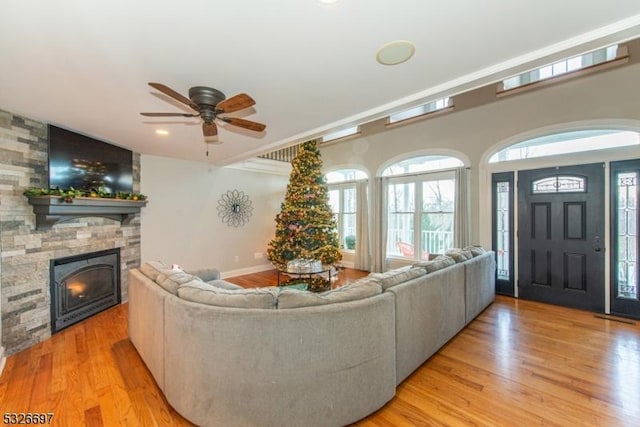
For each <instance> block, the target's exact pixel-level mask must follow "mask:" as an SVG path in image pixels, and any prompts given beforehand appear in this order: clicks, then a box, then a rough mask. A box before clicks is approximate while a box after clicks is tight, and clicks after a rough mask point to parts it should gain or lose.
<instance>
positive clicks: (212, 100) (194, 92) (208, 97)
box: [189, 86, 226, 123]
mask: <svg viewBox="0 0 640 427" xmlns="http://www.w3.org/2000/svg"><path fill="white" fill-rule="evenodd" d="M225 98H226V97H225V95H224V93H222V92H220V91H219V90H217V89H213V88H210V87H206V86H195V87H192V88H191V89H189V99H191V101H192V102H193V103H194V104H197V105H198V106H199V107H200V116H201V117H202V119H203V120H204V121H205V122H206V123H211V122H212V121H213V119H215V118H216V111H215V107H216V105H218V104H219V103H220V102H222V101H224V100H225Z"/></svg>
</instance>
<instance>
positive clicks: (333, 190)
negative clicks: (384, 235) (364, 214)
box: [325, 169, 367, 250]
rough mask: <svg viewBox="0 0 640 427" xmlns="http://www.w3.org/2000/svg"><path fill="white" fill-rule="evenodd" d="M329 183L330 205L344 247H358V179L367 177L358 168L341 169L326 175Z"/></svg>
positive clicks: (347, 248) (349, 248) (352, 248)
mask: <svg viewBox="0 0 640 427" xmlns="http://www.w3.org/2000/svg"><path fill="white" fill-rule="evenodd" d="M325 178H326V180H327V183H328V184H329V205H330V206H331V210H332V211H333V213H334V215H335V217H336V222H337V223H338V236H339V239H340V246H341V247H342V249H346V250H355V248H356V214H357V206H358V201H357V196H358V193H357V188H356V180H362V179H366V178H367V174H366V173H364V172H362V171H360V170H357V169H341V170H338V171H333V172H329V173H327V174H326V175H325Z"/></svg>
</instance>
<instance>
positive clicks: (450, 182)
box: [383, 156, 463, 259]
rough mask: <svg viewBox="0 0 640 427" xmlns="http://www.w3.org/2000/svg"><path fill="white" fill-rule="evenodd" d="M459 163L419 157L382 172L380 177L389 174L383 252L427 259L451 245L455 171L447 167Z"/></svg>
mask: <svg viewBox="0 0 640 427" xmlns="http://www.w3.org/2000/svg"><path fill="white" fill-rule="evenodd" d="M462 165H463V163H462V161H460V160H459V159H456V158H453V157H446V156H423V157H414V158H412V159H408V160H403V161H401V162H398V163H395V164H393V165H391V166H389V167H388V168H387V169H385V170H384V171H383V176H391V178H390V179H389V184H388V187H387V255H389V256H398V257H407V258H412V259H428V257H429V254H438V253H444V252H445V251H446V250H447V249H450V248H452V247H453V242H454V237H453V225H454V215H455V174H454V172H453V170H451V169H452V168H454V167H459V166H462ZM443 169H445V170H443ZM446 169H449V170H446ZM435 170H440V171H439V172H435ZM426 171H434V172H426ZM420 172H422V173H420Z"/></svg>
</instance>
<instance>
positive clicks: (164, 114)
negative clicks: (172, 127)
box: [140, 113, 200, 117]
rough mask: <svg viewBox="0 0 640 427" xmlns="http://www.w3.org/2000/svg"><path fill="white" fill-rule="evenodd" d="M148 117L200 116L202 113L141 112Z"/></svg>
mask: <svg viewBox="0 0 640 427" xmlns="http://www.w3.org/2000/svg"><path fill="white" fill-rule="evenodd" d="M140 114H141V115H143V116H147V117H198V116H199V115H200V114H185V113H140Z"/></svg>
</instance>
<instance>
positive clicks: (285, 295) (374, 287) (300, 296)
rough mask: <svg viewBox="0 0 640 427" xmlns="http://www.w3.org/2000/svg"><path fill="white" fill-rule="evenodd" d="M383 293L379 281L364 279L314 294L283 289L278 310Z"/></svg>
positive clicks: (345, 300) (331, 302)
mask: <svg viewBox="0 0 640 427" xmlns="http://www.w3.org/2000/svg"><path fill="white" fill-rule="evenodd" d="M380 293H382V287H381V286H380V283H379V281H378V280H377V279H372V278H368V277H364V278H362V279H359V280H356V281H355V282H353V283H349V284H347V285H344V286H341V287H339V288H336V289H332V290H330V291H326V292H320V293H314V292H308V291H299V290H295V289H286V288H285V289H281V290H280V294H279V295H278V309H286V308H300V307H311V306H315V305H325V304H334V303H340V302H347V301H355V300H360V299H364V298H369V297H372V296H374V295H378V294H380Z"/></svg>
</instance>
